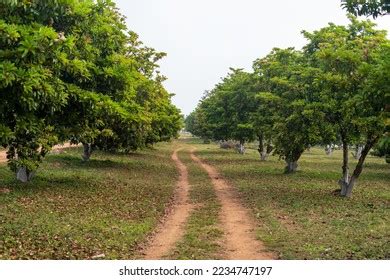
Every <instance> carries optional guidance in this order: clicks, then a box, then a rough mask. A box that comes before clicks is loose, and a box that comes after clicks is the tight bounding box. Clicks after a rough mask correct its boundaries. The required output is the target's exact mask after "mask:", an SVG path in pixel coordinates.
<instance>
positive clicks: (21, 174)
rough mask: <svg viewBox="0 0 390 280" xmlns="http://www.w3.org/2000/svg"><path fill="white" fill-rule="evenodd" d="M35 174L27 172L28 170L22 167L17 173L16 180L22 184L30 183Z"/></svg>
mask: <svg viewBox="0 0 390 280" xmlns="http://www.w3.org/2000/svg"><path fill="white" fill-rule="evenodd" d="M34 176H35V172H31V171H27V168H26V167H24V166H22V167H19V168H18V170H17V171H16V179H17V180H19V181H20V182H22V183H27V182H30V181H31V179H32V178H34Z"/></svg>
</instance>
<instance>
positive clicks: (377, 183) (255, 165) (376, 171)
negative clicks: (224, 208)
mask: <svg viewBox="0 0 390 280" xmlns="http://www.w3.org/2000/svg"><path fill="white" fill-rule="evenodd" d="M187 142H188V143H190V144H192V145H195V146H197V147H198V152H197V154H198V155H199V156H200V157H201V158H203V159H205V160H206V161H208V162H209V163H211V164H213V165H215V166H216V167H217V169H219V170H220V171H221V173H222V174H223V175H224V176H225V178H226V179H227V180H228V181H230V182H231V183H232V184H233V185H234V186H236V187H237V188H238V189H239V191H240V193H241V195H242V197H243V200H244V201H245V203H246V204H247V206H248V207H249V208H251V209H252V210H253V214H254V215H255V216H256V217H257V220H258V229H257V234H258V237H259V238H260V239H261V240H263V241H264V242H265V244H266V245H267V246H268V247H269V248H270V249H271V250H274V251H276V252H277V253H278V254H279V256H280V258H281V259H389V258H390V184H389V183H390V172H389V171H390V170H389V165H388V164H386V163H384V160H383V159H380V158H375V157H371V156H370V157H368V159H367V163H366V165H365V168H364V170H363V174H362V175H361V178H360V179H359V181H358V186H357V187H356V188H355V190H354V192H353V198H351V199H342V198H340V197H338V196H336V195H335V194H334V193H333V191H334V190H335V189H338V185H337V180H338V179H339V178H340V172H341V151H336V152H335V153H334V154H333V155H332V156H326V155H325V152H324V151H323V150H322V149H317V148H313V149H311V151H310V152H305V154H304V155H303V156H302V158H301V160H300V161H299V171H298V172H297V173H296V174H290V175H285V174H283V168H284V163H283V162H282V161H279V160H278V158H276V157H271V158H270V159H269V161H267V162H261V161H260V160H259V156H258V153H257V151H255V150H251V149H249V150H248V151H247V154H245V155H239V154H237V153H235V152H234V151H232V150H222V149H220V148H219V147H218V146H217V145H216V144H210V145H203V144H199V143H200V142H198V141H196V140H187Z"/></svg>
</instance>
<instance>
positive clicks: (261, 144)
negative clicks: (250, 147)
mask: <svg viewBox="0 0 390 280" xmlns="http://www.w3.org/2000/svg"><path fill="white" fill-rule="evenodd" d="M257 151H258V152H259V154H260V160H261V161H265V160H266V159H267V156H268V155H267V149H266V146H265V145H264V137H263V135H259V148H258V149H257Z"/></svg>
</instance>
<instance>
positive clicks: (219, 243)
mask: <svg viewBox="0 0 390 280" xmlns="http://www.w3.org/2000/svg"><path fill="white" fill-rule="evenodd" d="M81 150H82V148H80V147H77V148H66V149H62V150H61V151H58V153H57V152H55V153H51V154H50V155H48V156H47V157H46V158H45V160H44V163H43V164H42V165H41V167H40V168H39V170H38V173H37V176H36V178H34V180H33V181H32V182H31V183H28V184H21V183H17V182H16V181H15V179H14V175H13V174H12V173H11V172H10V171H9V170H8V168H7V167H6V164H5V163H1V164H0V237H1V238H0V259H278V258H280V259H389V258H390V255H389V252H390V234H389V232H390V184H389V182H390V173H389V167H388V165H386V163H384V160H383V159H380V158H375V157H371V156H370V157H369V158H368V159H367V163H366V166H365V169H364V170H363V174H362V176H361V178H360V180H359V182H358V186H357V187H356V189H355V190H354V193H353V197H352V198H351V199H343V198H340V197H339V196H337V195H335V193H334V190H335V189H337V188H338V186H337V180H338V178H339V176H340V169H341V168H340V166H341V153H340V151H335V153H334V154H333V155H332V156H326V155H325V152H324V151H323V150H322V149H318V148H313V149H311V151H307V152H305V154H304V155H303V156H302V158H301V160H300V162H299V171H298V172H297V173H296V174H289V175H286V174H283V167H284V164H283V162H282V161H280V160H279V159H278V158H277V157H274V156H272V157H270V158H269V160H267V161H266V162H261V161H260V160H259V156H258V153H257V151H256V150H255V149H251V148H249V149H247V152H246V154H245V155H239V154H237V153H236V152H235V151H234V150H223V149H220V148H219V146H218V145H216V144H215V143H212V144H202V143H201V142H200V141H199V140H198V139H194V138H187V139H180V140H178V141H173V142H171V143H162V144H158V145H156V147H155V148H154V149H147V150H144V151H140V152H137V153H133V154H130V155H124V154H107V153H103V152H96V153H95V154H93V157H92V159H91V161H90V162H87V163H84V162H82V161H81V156H80V155H81V152H82V151H81ZM5 190H6V191H5Z"/></svg>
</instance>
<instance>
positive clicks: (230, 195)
mask: <svg viewBox="0 0 390 280" xmlns="http://www.w3.org/2000/svg"><path fill="white" fill-rule="evenodd" d="M191 158H192V159H193V160H194V161H195V162H197V163H198V164H199V165H200V166H202V167H203V169H205V170H206V171H207V173H208V174H209V177H210V178H211V181H212V183H213V185H214V187H215V191H216V194H217V197H218V199H219V201H220V203H221V206H222V207H221V214H220V218H221V222H222V226H223V230H224V234H225V247H226V250H227V252H226V258H227V259H230V260H269V259H275V258H276V256H275V255H274V254H273V253H270V252H267V251H266V248H265V247H264V244H263V243H262V242H261V241H259V240H257V239H256V236H255V232H254V229H255V228H256V224H255V222H254V221H253V219H252V218H251V215H250V213H249V212H248V210H247V209H246V208H245V207H244V206H242V204H241V202H240V200H239V198H238V193H237V192H236V190H235V189H234V188H233V187H231V186H230V185H229V184H228V183H227V182H226V181H225V180H224V179H223V178H222V177H221V176H220V175H219V174H218V172H217V170H216V169H215V168H214V167H212V166H211V165H208V164H206V163H204V162H202V161H201V160H200V159H199V158H198V157H197V156H196V155H195V154H194V153H193V150H192V151H191Z"/></svg>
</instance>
